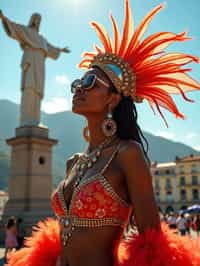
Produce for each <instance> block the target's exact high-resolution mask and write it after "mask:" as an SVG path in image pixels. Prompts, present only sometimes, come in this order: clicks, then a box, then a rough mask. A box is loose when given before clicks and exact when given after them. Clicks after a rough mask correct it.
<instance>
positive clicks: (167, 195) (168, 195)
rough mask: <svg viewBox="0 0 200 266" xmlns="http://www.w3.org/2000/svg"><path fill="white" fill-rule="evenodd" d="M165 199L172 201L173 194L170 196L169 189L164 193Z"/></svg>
mask: <svg viewBox="0 0 200 266" xmlns="http://www.w3.org/2000/svg"><path fill="white" fill-rule="evenodd" d="M166 201H167V202H171V201H173V196H172V192H171V191H167V193H166Z"/></svg>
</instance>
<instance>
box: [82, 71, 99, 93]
mask: <svg viewBox="0 0 200 266" xmlns="http://www.w3.org/2000/svg"><path fill="white" fill-rule="evenodd" d="M95 78H96V76H95V75H93V74H91V75H87V76H86V77H85V78H84V79H83V80H82V87H83V88H84V89H86V90H87V89H90V88H92V87H93V86H94V83H95Z"/></svg>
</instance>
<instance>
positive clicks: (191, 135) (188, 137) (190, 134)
mask: <svg viewBox="0 0 200 266" xmlns="http://www.w3.org/2000/svg"><path fill="white" fill-rule="evenodd" d="M196 136H197V134H196V133H192V132H191V133H188V134H187V135H186V136H185V138H186V139H192V138H194V137H196Z"/></svg>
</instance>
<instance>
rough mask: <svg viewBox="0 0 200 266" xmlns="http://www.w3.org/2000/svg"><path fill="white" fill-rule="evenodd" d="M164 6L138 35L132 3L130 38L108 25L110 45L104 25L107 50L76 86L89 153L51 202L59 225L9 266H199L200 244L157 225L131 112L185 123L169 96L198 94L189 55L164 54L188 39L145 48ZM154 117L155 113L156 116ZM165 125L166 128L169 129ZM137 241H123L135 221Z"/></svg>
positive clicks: (88, 59) (39, 233) (89, 55)
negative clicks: (146, 110) (139, 106)
mask: <svg viewBox="0 0 200 266" xmlns="http://www.w3.org/2000/svg"><path fill="white" fill-rule="evenodd" d="M162 8H163V5H162V4H161V5H159V6H157V7H156V8H154V9H153V10H152V11H151V12H150V13H148V14H147V16H146V17H145V18H144V19H143V20H142V22H141V23H140V25H139V27H138V28H137V29H136V30H135V31H133V21H132V15H131V9H130V7H129V2H128V0H125V20H124V30H123V34H122V36H120V33H119V30H118V25H117V23H116V21H115V19H114V17H113V16H112V15H111V16H110V18H111V22H112V26H113V31H114V38H113V40H112V39H111V38H110V36H109V35H108V33H107V32H106V31H105V29H104V28H103V27H102V26H101V25H100V24H98V23H96V22H92V26H93V27H94V29H95V30H96V32H97V35H98V37H99V39H100V41H101V43H102V47H98V46H97V45H95V51H94V52H85V53H84V54H83V57H84V58H83V60H82V62H81V63H80V64H79V67H82V68H86V69H87V72H86V73H85V74H84V76H83V77H82V78H81V79H78V80H75V81H74V82H73V83H72V85H71V88H72V92H73V93H74V97H73V105H72V108H73V112H74V113H77V114H79V115H83V116H84V117H85V118H86V119H87V123H88V124H87V126H86V127H85V128H84V136H85V138H86V140H87V141H88V148H87V150H86V151H85V152H84V153H82V154H75V155H74V156H73V157H72V158H70V159H69V160H68V161H67V178H66V179H65V180H63V181H62V182H61V183H60V184H59V186H58V188H57V190H56V191H55V192H54V193H53V195H52V206H53V209H54V211H55V214H56V216H57V219H55V220H54V219H51V218H49V219H47V220H46V221H45V222H40V223H39V224H38V225H37V227H36V228H34V230H33V235H32V236H31V237H29V238H28V239H27V240H26V243H25V248H23V249H22V250H20V251H17V252H15V253H13V254H12V255H10V258H9V263H8V265H9V266H25V265H26V266H56V265H61V266H82V265H85V266H94V265H95V266H186V265H187V266H192V265H193V266H199V265H200V244H199V243H198V242H197V241H195V240H192V239H190V238H186V237H180V236H178V235H177V234H174V232H173V231H170V230H168V229H167V227H165V226H161V225H160V221H159V216H158V211H157V206H156V203H155V200H154V196H153V189H152V179H151V174H150V167H149V166H150V165H149V160H148V157H147V151H146V150H145V148H144V145H143V141H142V139H143V135H142V132H141V130H140V128H139V126H138V124H137V111H136V107H135V103H140V102H142V101H143V100H147V101H148V103H149V105H150V107H151V108H152V109H153V110H154V109H155V108H156V109H157V110H158V112H159V113H160V115H161V116H162V118H163V119H164V121H165V122H166V120H165V118H164V116H163V113H162V110H161V108H165V109H167V110H168V111H170V112H171V113H173V114H174V115H175V116H176V117H177V118H184V115H183V114H182V113H180V112H179V110H178V108H177V106H176V104H175V103H174V101H173V99H172V97H171V94H181V96H182V97H183V99H184V100H186V101H191V100H190V99H188V98H187V96H186V94H185V93H186V92H189V91H192V90H199V89H200V84H199V83H198V82H197V81H195V80H194V79H192V78H191V77H190V76H189V75H188V72H189V71H190V70H191V69H190V68H187V67H186V65H187V64H188V63H191V62H195V63H198V62H199V59H198V58H197V57H195V56H193V55H189V54H183V53H179V52H175V53H166V52H165V51H164V49H165V48H166V47H167V46H169V45H170V44H172V43H174V42H176V41H177V42H182V41H186V40H189V39H190V38H189V37H188V36H187V33H186V32H181V33H179V34H175V33H172V32H158V33H154V34H152V35H150V36H148V37H147V38H145V39H143V38H142V37H143V35H144V33H145V31H146V29H147V27H148V25H149V23H150V22H151V21H152V19H153V17H154V16H155V15H156V14H157V13H158V12H159V11H160V10H161V9H162ZM154 107H155V108H154ZM166 123H167V122H166ZM132 216H133V217H134V220H135V223H136V226H137V232H135V231H134V232H132V233H131V234H129V235H126V234H124V232H125V228H126V227H127V224H128V223H129V221H130V219H131V217H132Z"/></svg>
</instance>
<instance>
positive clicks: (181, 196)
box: [180, 189, 187, 200]
mask: <svg viewBox="0 0 200 266" xmlns="http://www.w3.org/2000/svg"><path fill="white" fill-rule="evenodd" d="M180 199H181V200H187V193H186V190H185V189H181V191H180Z"/></svg>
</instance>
